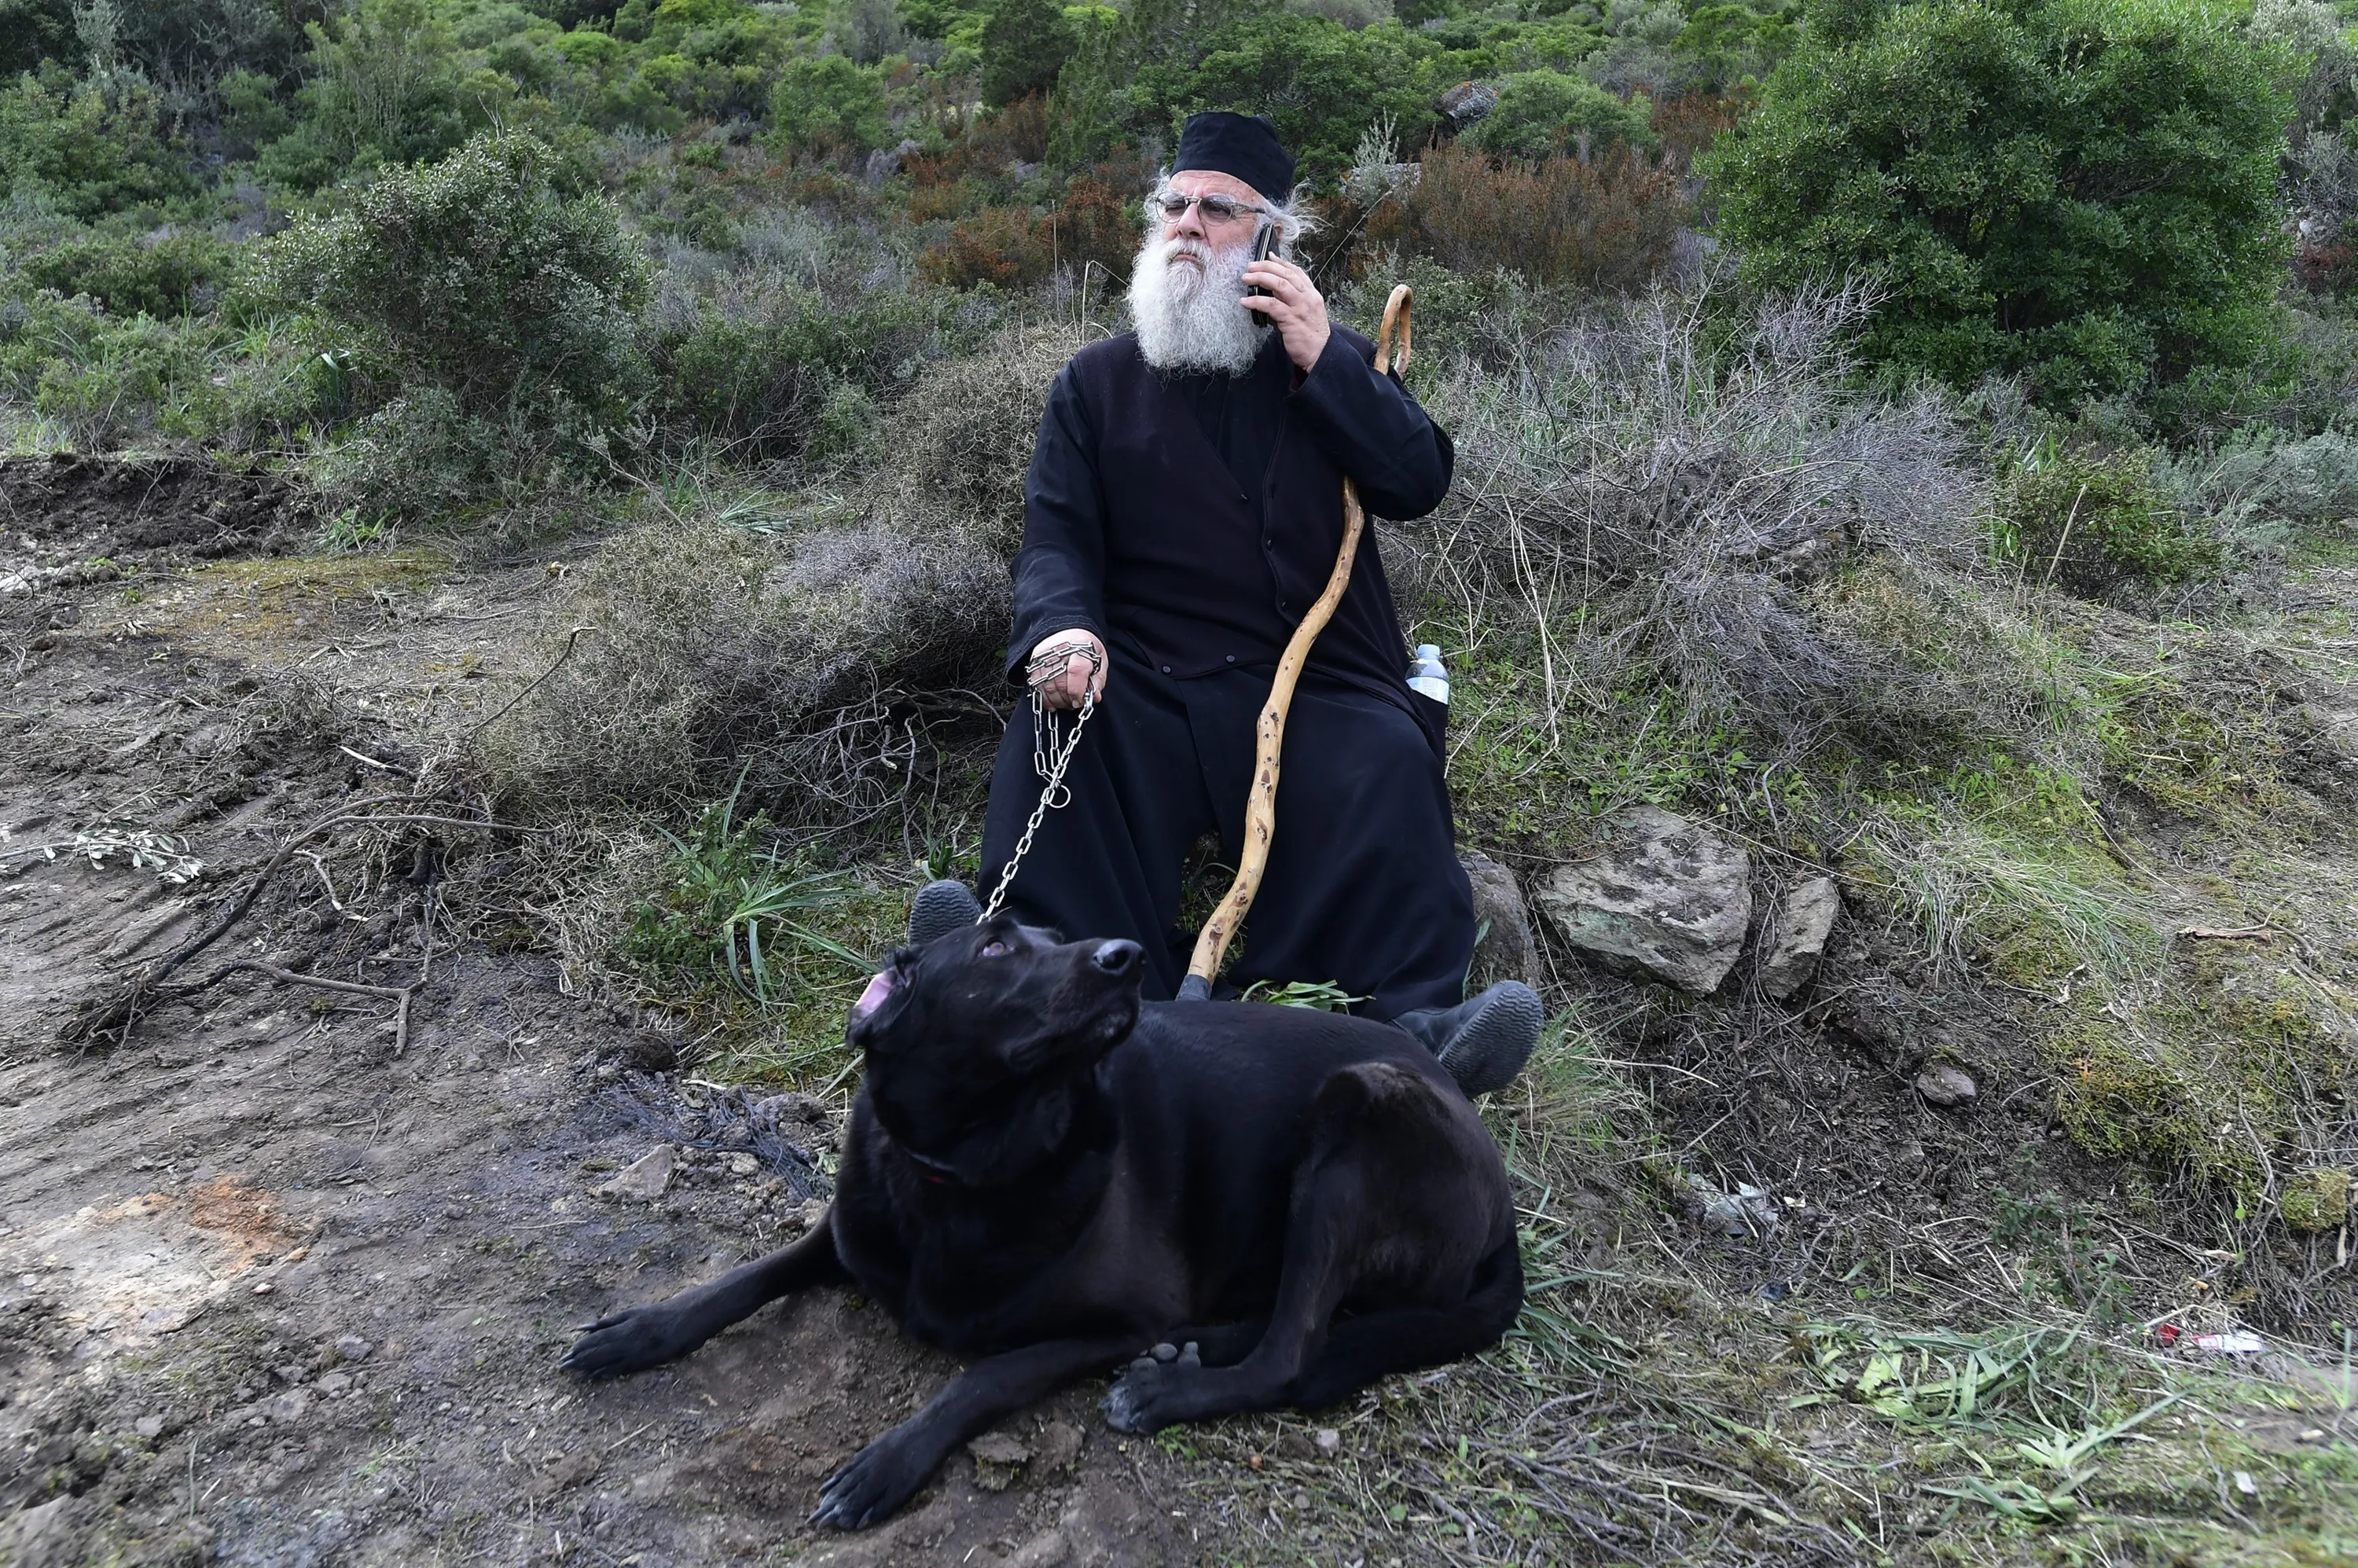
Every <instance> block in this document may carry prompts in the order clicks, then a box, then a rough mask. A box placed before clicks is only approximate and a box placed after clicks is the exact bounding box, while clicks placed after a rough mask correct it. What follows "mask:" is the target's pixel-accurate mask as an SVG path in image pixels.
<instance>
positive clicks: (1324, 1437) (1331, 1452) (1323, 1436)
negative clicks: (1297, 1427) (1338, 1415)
mask: <svg viewBox="0 0 2358 1568" xmlns="http://www.w3.org/2000/svg"><path fill="white" fill-rule="evenodd" d="M1315 1441H1316V1443H1317V1444H1318V1452H1319V1453H1320V1454H1325V1456H1327V1457H1328V1458H1332V1457H1334V1456H1335V1455H1336V1454H1340V1453H1341V1452H1342V1451H1343V1434H1342V1433H1339V1432H1337V1431H1336V1430H1335V1429H1334V1428H1333V1427H1331V1426H1322V1427H1320V1428H1319V1429H1318V1435H1317V1438H1316V1439H1315Z"/></svg>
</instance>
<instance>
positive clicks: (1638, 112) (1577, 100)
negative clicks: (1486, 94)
mask: <svg viewBox="0 0 2358 1568" xmlns="http://www.w3.org/2000/svg"><path fill="white" fill-rule="evenodd" d="M1463 139H1464V140H1465V142H1466V145H1468V146H1476V147H1479V148H1481V149H1482V150H1483V151H1485V152H1490V153H1501V154H1506V155H1509V156H1512V157H1525V158H1532V159H1539V158H1550V157H1564V156H1565V155H1567V154H1573V153H1577V154H1578V155H1579V156H1580V157H1582V158H1583V159H1584V160H1585V159H1586V158H1587V157H1589V156H1591V155H1592V154H1595V153H1601V152H1603V151H1605V150H1606V148H1608V147H1613V146H1621V145H1624V144H1628V145H1632V146H1653V145H1654V130H1653V101H1652V100H1651V99H1644V98H1641V99H1636V100H1633V101H1631V102H1629V103H1623V102H1622V101H1621V100H1620V99H1618V98H1616V97H1615V96H1614V95H1613V94H1612V93H1610V92H1606V91H1605V90H1604V89H1603V88H1601V87H1598V86H1596V85H1595V84H1594V83H1591V82H1587V81H1582V80H1581V79H1580V78H1579V77H1576V76H1566V75H1565V74H1564V73H1563V72H1562V71H1560V70H1525V71H1519V72H1517V73H1516V74H1514V75H1512V76H1509V77H1508V78H1507V79H1506V80H1505V81H1503V82H1501V83H1499V86H1498V106H1497V107H1496V108H1494V109H1492V110H1491V111H1490V113H1489V114H1487V115H1485V116H1483V118H1482V122H1481V123H1480V124H1477V125H1476V126H1475V127H1474V129H1473V130H1472V131H1470V132H1468V133H1466V136H1465V137H1464V138H1463Z"/></svg>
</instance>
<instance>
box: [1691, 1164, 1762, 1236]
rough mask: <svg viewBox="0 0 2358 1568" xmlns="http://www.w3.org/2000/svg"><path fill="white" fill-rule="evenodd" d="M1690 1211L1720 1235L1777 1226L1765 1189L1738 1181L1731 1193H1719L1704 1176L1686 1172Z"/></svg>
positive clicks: (1758, 1232)
mask: <svg viewBox="0 0 2358 1568" xmlns="http://www.w3.org/2000/svg"><path fill="white" fill-rule="evenodd" d="M1687 1189H1688V1191H1689V1192H1690V1194H1692V1198H1691V1202H1690V1212H1691V1213H1693V1216H1694V1217H1695V1218H1697V1219H1699V1220H1701V1221H1702V1222H1703V1223H1704V1224H1705V1225H1707V1226H1709V1227H1711V1228H1712V1229H1714V1230H1716V1231H1718V1232H1719V1233H1720V1234H1721V1235H1723V1236H1759V1235H1763V1234H1766V1233H1767V1232H1768V1231H1771V1230H1774V1229H1776V1228H1777V1205H1776V1203H1775V1201H1774V1200H1773V1199H1771V1198H1770V1197H1769V1195H1768V1192H1767V1190H1766V1189H1764V1188H1760V1187H1756V1186H1754V1185H1753V1184H1751V1183H1749V1182H1743V1183H1739V1184H1737V1186H1736V1190H1735V1191H1734V1192H1732V1193H1724V1192H1721V1191H1720V1190H1719V1189H1718V1188H1717V1187H1715V1186H1714V1185H1712V1184H1711V1183H1710V1181H1709V1180H1707V1179H1706V1178H1704V1177H1702V1176H1698V1175H1694V1174H1692V1173H1690V1174H1689V1175H1688V1177H1687Z"/></svg>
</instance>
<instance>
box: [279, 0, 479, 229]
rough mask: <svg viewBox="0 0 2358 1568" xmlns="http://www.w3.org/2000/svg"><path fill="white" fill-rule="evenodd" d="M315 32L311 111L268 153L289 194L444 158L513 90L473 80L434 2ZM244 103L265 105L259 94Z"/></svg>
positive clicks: (368, 9)
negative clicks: (366, 171) (357, 171)
mask: <svg viewBox="0 0 2358 1568" xmlns="http://www.w3.org/2000/svg"><path fill="white" fill-rule="evenodd" d="M306 31H307V32H308V36H309V38H310V40H311V49H310V53H309V55H308V57H307V59H306V60H305V64H304V83H303V87H302V89H301V91H300V92H297V95H296V97H297V103H298V104H299V105H300V107H301V111H302V112H301V114H300V115H299V117H298V118H297V121H296V123H295V125H294V128H293V129H292V130H291V131H289V132H288V133H287V135H283V136H280V137H278V138H277V139H276V140H274V141H272V142H270V143H269V144H268V145H267V146H264V147H262V148H261V151H260V155H259V160H260V165H261V168H262V172H263V175H264V177H265V178H267V179H269V180H271V181H272V182H273V183H275V184H278V185H283V186H285V187H287V189H293V190H306V191H308V190H317V189H319V188H321V187H322V186H326V185H331V184H333V183H335V181H336V180H338V179H340V178H342V176H343V174H344V172H345V171H346V170H347V169H349V168H373V167H374V166H375V165H377V164H379V163H413V162H419V161H423V160H427V159H431V158H438V157H442V156H443V155H444V154H446V153H448V152H449V151H450V150H451V149H452V148H453V147H456V146H459V145H460V143H461V142H463V141H464V140H466V138H467V135H468V133H469V132H470V131H471V130H472V129H474V128H475V127H477V126H479V125H481V124H484V123H485V122H486V121H487V120H488V119H490V118H492V115H493V114H494V112H495V111H496V110H497V109H498V107H499V105H500V103H501V101H502V100H503V98H504V97H506V96H507V93H508V90H509V84H508V81H507V79H506V78H505V77H503V76H500V75H498V74H497V73H495V72H490V71H481V72H476V73H473V74H472V75H470V73H469V72H468V71H467V70H466V68H465V64H464V61H463V60H462V59H461V57H460V51H459V46H458V43H457V41H456V40H455V39H454V38H452V37H451V34H450V29H449V25H448V24H447V23H445V22H444V21H443V20H442V18H441V17H440V16H438V14H437V13H436V12H435V10H434V9H433V8H432V6H430V5H428V4H427V0H361V4H360V5H359V7H358V8H357V9H356V10H354V11H353V12H352V14H351V15H349V16H340V17H337V18H335V19H334V20H333V21H331V22H330V23H328V24H327V25H325V26H322V25H321V24H319V23H317V22H314V23H312V24H311V25H310V26H309V27H308V28H307V29H306ZM241 103H243V105H244V106H245V107H246V108H247V109H249V110H251V109H254V108H255V107H256V105H255V104H254V102H253V95H252V93H251V92H246V93H245V94H244V95H243V97H242V99H241ZM257 128H261V127H260V126H259V125H257Z"/></svg>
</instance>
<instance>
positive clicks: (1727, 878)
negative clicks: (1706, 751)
mask: <svg viewBox="0 0 2358 1568" xmlns="http://www.w3.org/2000/svg"><path fill="white" fill-rule="evenodd" d="M1611 831H1612V842H1611V845H1610V847H1609V848H1607V849H1606V850H1605V851H1604V852H1603V853H1601V854H1599V855H1597V856H1595V858H1593V859H1591V860H1585V861H1582V862H1580V863H1579V864H1576V865H1570V866H1559V867H1557V868H1556V869H1555V870H1554V871H1551V872H1550V873H1549V874H1548V876H1547V878H1546V879H1545V880H1544V881H1541V883H1540V886H1539V891H1538V894H1537V902H1538V903H1539V906H1540V909H1541V913H1543V914H1546V915H1547V917H1548V918H1549V919H1551V920H1552V921H1554V922H1555V927H1556V929H1557V930H1558V931H1559V932H1561V933H1563V939H1564V940H1565V941H1566V942H1568V943H1570V944H1571V945H1572V946H1574V947H1576V948H1578V949H1579V950H1580V951H1581V952H1583V953H1585V954H1586V955H1588V956H1589V957H1592V958H1595V959H1596V960H1597V961H1599V962H1600V963H1603V964H1604V965H1606V967H1607V968H1617V969H1623V970H1635V971H1637V972H1639V973H1640V974H1645V975H1650V976H1651V977H1652V978H1654V979H1659V980H1661V981H1663V982H1664V983H1666V984H1669V985H1672V986H1676V987H1677V988H1678V989H1681V990H1682V991H1684V992H1686V993H1687V994H1688V995H1690V996H1708V995H1710V994H1711V993H1712V992H1713V991H1714V990H1716V989H1718V988H1719V983H1720V981H1722V980H1724V979H1726V978H1727V971H1728V970H1730V969H1732V968H1735V967H1736V959H1737V958H1738V957H1741V956H1742V955H1743V952H1744V932H1745V928H1746V927H1747V925H1750V924H1751V922H1752V882H1751V871H1752V867H1751V861H1750V859H1749V858H1748V857H1747V855H1746V854H1745V853H1744V851H1743V850H1741V849H1737V848H1736V846H1735V845H1733V844H1730V843H1729V842H1728V841H1727V840H1726V839H1725V838H1721V837H1720V836H1719V835H1718V834H1716V833H1714V832H1713V831H1711V829H1709V828H1707V827H1700V826H1698V825H1697V824H1695V823H1693V822H1689V821H1688V820H1687V819H1686V818H1685V817H1683V816H1677V815H1675V814H1673V813H1671V812H1668V811H1664V810H1662V809H1660V807H1658V806H1633V807H1631V808H1630V809H1629V810H1628V811H1625V812H1623V813H1622V814H1621V815H1620V816H1617V817H1616V818H1615V819H1614V820H1613V823H1612V825H1611Z"/></svg>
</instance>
